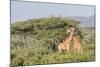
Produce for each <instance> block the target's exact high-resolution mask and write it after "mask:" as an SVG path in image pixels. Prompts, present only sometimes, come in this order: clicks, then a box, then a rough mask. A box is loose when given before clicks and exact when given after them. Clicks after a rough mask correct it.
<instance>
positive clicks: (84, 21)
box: [69, 15, 95, 27]
mask: <svg viewBox="0 0 100 67" xmlns="http://www.w3.org/2000/svg"><path fill="white" fill-rule="evenodd" d="M69 18H72V19H76V20H79V21H80V23H81V24H80V25H81V26H85V27H94V26H95V15H91V16H89V17H82V16H74V17H69Z"/></svg>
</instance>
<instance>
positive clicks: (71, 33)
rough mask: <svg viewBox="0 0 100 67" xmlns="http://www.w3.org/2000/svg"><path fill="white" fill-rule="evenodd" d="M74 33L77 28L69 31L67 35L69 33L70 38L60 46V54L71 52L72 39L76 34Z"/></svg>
mask: <svg viewBox="0 0 100 67" xmlns="http://www.w3.org/2000/svg"><path fill="white" fill-rule="evenodd" d="M74 31H75V28H74V27H71V28H69V29H68V30H67V32H66V33H69V36H68V37H66V38H65V40H64V41H63V42H61V43H60V44H59V45H58V50H59V52H62V51H65V50H67V51H69V48H70V42H71V40H72V37H73V34H74Z"/></svg>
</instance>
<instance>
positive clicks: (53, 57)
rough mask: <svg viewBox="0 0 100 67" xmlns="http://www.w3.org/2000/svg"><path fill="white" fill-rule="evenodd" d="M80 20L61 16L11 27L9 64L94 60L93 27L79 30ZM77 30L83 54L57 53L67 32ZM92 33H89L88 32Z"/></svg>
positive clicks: (29, 21)
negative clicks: (58, 46)
mask: <svg viewBox="0 0 100 67" xmlns="http://www.w3.org/2000/svg"><path fill="white" fill-rule="evenodd" d="M78 24H79V21H77V20H72V19H66V18H62V17H48V18H40V19H30V20H27V21H19V22H16V23H13V24H11V65H12V66H23V65H36V64H51V63H64V62H65V63H67V62H84V61H94V60H95V39H94V29H93V28H80V27H79V26H78ZM70 25H72V26H75V27H77V29H78V30H80V32H81V33H78V34H77V35H81V36H82V37H83V38H82V39H81V41H82V46H83V52H79V53H77V52H74V51H70V52H62V53H59V52H58V50H57V45H58V44H59V43H60V42H62V40H63V39H65V37H66V36H67V35H68V34H66V30H67V29H68V27H69V26H70ZM90 32H91V33H90Z"/></svg>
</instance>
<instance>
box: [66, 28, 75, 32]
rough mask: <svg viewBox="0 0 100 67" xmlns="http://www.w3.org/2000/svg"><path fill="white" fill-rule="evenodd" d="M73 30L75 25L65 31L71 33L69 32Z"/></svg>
mask: <svg viewBox="0 0 100 67" xmlns="http://www.w3.org/2000/svg"><path fill="white" fill-rule="evenodd" d="M74 31H75V27H70V28H69V29H68V30H67V32H66V33H71V32H74Z"/></svg>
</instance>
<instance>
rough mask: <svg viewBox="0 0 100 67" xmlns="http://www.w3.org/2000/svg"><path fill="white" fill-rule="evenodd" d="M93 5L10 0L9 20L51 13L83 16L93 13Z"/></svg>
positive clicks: (43, 15)
mask: <svg viewBox="0 0 100 67" xmlns="http://www.w3.org/2000/svg"><path fill="white" fill-rule="evenodd" d="M94 9H95V7H94V6H83V5H68V4H51V3H35V2H21V1H11V22H15V21H19V20H27V19H32V18H40V17H47V16H51V15H56V16H58V15H61V16H63V17H67V16H85V17H88V16H90V15H93V14H94Z"/></svg>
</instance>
